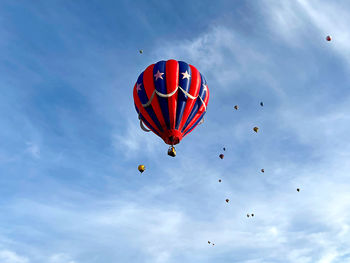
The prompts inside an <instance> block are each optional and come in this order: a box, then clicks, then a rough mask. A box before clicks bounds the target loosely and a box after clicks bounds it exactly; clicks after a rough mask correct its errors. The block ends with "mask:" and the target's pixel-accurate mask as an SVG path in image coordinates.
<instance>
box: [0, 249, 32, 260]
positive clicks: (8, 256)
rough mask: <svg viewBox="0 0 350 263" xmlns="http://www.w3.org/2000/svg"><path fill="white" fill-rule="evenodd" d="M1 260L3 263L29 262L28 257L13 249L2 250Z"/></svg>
mask: <svg viewBox="0 0 350 263" xmlns="http://www.w3.org/2000/svg"><path fill="white" fill-rule="evenodd" d="M0 262H2V263H29V260H28V258H26V257H23V256H20V255H18V254H17V253H15V252H13V251H11V250H0Z"/></svg>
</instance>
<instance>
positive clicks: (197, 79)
mask: <svg viewBox="0 0 350 263" xmlns="http://www.w3.org/2000/svg"><path fill="white" fill-rule="evenodd" d="M190 67H191V87H190V90H189V93H190V94H191V95H192V96H194V97H196V98H197V96H198V94H199V90H200V87H201V86H200V85H201V76H200V74H199V71H198V70H197V69H196V68H195V67H194V66H192V65H190ZM180 92H182V91H180ZM195 102H196V99H194V100H193V99H191V98H190V97H188V98H187V101H186V106H185V110H184V112H183V114H182V119H181V122H180V125H179V131H181V130H182V127H183V126H184V125H185V123H186V121H187V118H188V116H189V115H190V113H191V111H192V108H193V105H194V104H195ZM183 134H184V133H183Z"/></svg>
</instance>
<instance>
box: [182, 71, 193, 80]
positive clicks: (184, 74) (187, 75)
mask: <svg viewBox="0 0 350 263" xmlns="http://www.w3.org/2000/svg"><path fill="white" fill-rule="evenodd" d="M181 74H182V75H183V77H182V79H188V80H189V79H190V77H191V75H190V74H188V72H187V70H186V72H184V73H181Z"/></svg>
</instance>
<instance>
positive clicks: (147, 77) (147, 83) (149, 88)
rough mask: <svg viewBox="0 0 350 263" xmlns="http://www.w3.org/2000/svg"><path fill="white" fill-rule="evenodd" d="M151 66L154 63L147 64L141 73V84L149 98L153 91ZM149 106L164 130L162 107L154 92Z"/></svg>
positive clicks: (165, 127)
mask: <svg viewBox="0 0 350 263" xmlns="http://www.w3.org/2000/svg"><path fill="white" fill-rule="evenodd" d="M153 68H154V64H152V65H150V66H148V67H147V68H146V70H145V71H144V73H143V86H144V88H145V91H146V94H147V97H148V98H151V96H152V94H153V92H154V91H155V86H154V78H153ZM151 106H152V109H153V111H154V113H155V114H156V116H157V119H158V121H159V123H160V125H161V126H162V128H163V131H166V130H167V126H166V124H165V121H164V117H163V113H162V109H161V108H160V105H159V101H158V95H157V94H154V98H153V100H152V102H151Z"/></svg>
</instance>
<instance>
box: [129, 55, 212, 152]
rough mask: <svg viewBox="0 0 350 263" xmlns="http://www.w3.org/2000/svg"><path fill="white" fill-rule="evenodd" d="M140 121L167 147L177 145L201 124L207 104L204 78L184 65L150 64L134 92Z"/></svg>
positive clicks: (181, 63)
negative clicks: (167, 145)
mask: <svg viewBox="0 0 350 263" xmlns="http://www.w3.org/2000/svg"><path fill="white" fill-rule="evenodd" d="M133 96H134V103H135V108H136V111H137V113H138V114H139V119H140V121H142V122H143V123H144V124H145V125H146V126H147V127H148V128H149V129H150V130H151V131H153V132H154V133H155V134H156V135H158V136H159V137H161V138H162V139H163V140H164V142H165V143H167V144H169V145H175V144H178V143H179V142H180V141H181V139H182V138H183V137H185V136H186V135H187V134H189V133H190V132H191V131H193V129H194V128H195V127H196V126H197V125H198V124H199V123H200V121H201V120H202V119H203V116H204V114H205V112H206V109H207V105H208V101H209V89H208V86H207V82H206V80H205V78H204V76H203V75H202V74H201V73H200V72H199V71H198V70H197V69H196V68H195V67H194V66H192V65H189V64H187V63H186V62H183V61H176V60H168V61H159V62H157V63H155V64H152V65H150V66H148V67H147V68H146V70H145V71H143V72H142V73H141V74H140V76H139V77H138V79H137V82H136V84H135V86H134V91H133Z"/></svg>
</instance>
